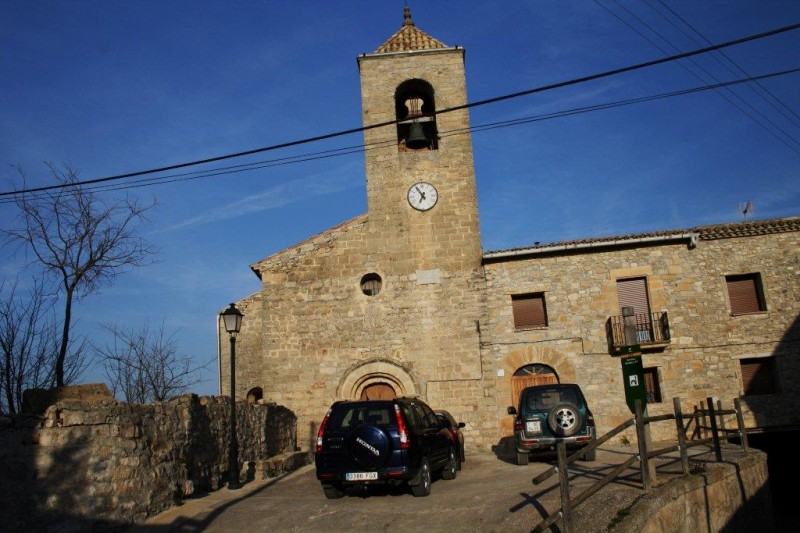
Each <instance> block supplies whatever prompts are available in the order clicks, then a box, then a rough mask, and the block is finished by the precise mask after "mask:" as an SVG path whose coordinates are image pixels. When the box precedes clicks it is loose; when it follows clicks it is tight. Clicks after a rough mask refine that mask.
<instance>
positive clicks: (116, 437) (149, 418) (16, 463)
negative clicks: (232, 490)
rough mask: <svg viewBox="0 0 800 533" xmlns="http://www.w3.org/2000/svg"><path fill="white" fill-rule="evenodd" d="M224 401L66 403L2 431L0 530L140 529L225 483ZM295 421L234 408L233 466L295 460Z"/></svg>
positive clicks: (258, 408)
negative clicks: (283, 457)
mask: <svg viewBox="0 0 800 533" xmlns="http://www.w3.org/2000/svg"><path fill="white" fill-rule="evenodd" d="M228 402H229V400H228V399H227V398H224V397H222V398H220V397H197V396H196V395H185V396H180V397H178V398H175V399H173V400H171V401H169V402H165V403H155V404H150V405H132V404H126V403H120V402H116V401H114V400H113V399H106V400H102V401H87V400H83V399H64V400H60V401H59V402H57V403H55V404H54V405H51V406H50V407H48V408H47V410H46V411H45V412H44V414H43V415H40V416H28V417H27V418H22V417H20V418H18V419H15V421H14V423H13V424H12V425H10V426H9V425H6V426H4V427H2V428H0V464H2V465H3V468H2V469H0V482H2V485H3V486H4V487H5V489H4V490H3V491H0V508H2V509H3V512H2V518H0V529H2V530H5V531H17V530H20V529H22V528H23V527H25V528H30V527H33V528H34V529H36V528H37V527H44V526H46V525H47V524H48V522H49V523H56V522H57V523H58V524H62V525H63V524H64V523H65V521H66V522H67V523H69V522H70V521H74V522H76V523H81V522H91V523H96V522H98V521H99V522H101V523H103V522H104V523H106V524H107V525H125V524H132V523H141V522H143V521H144V520H145V519H146V518H147V517H149V516H152V515H154V514H157V513H159V512H161V511H163V510H165V509H167V508H169V507H171V506H173V505H175V504H177V503H179V502H180V500H181V499H183V498H185V497H187V496H190V495H192V494H193V493H195V492H204V491H212V490H216V489H218V488H220V487H221V486H222V485H223V483H224V480H225V479H226V476H227V470H228V441H229V432H228V428H229V427H230V420H229V413H230V410H229V403H228ZM295 431H296V418H295V417H294V415H293V414H292V413H291V412H290V411H289V410H287V409H285V408H283V407H281V406H277V405H251V404H246V403H243V402H242V403H239V404H238V405H237V434H238V438H239V448H240V460H241V461H242V462H243V463H244V465H245V469H246V470H247V472H246V473H245V474H244V475H247V476H251V477H255V476H256V475H257V474H256V472H257V471H258V470H261V475H267V472H266V471H264V469H263V468H259V467H263V465H264V463H265V462H266V461H268V460H269V458H270V457H273V456H276V455H278V454H284V453H288V452H293V451H294V450H295V445H296V440H295Z"/></svg>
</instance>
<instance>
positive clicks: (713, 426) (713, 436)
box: [706, 398, 722, 462]
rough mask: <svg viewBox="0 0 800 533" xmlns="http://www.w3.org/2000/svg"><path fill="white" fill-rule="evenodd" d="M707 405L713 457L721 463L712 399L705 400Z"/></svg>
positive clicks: (715, 414) (715, 415)
mask: <svg viewBox="0 0 800 533" xmlns="http://www.w3.org/2000/svg"><path fill="white" fill-rule="evenodd" d="M706 402H707V403H708V418H709V420H710V421H711V440H712V441H713V443H714V455H716V457H717V462H722V450H721V449H720V447H719V430H717V413H716V412H715V411H714V399H713V398H706Z"/></svg>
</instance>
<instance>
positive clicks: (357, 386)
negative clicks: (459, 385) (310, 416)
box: [336, 361, 422, 400]
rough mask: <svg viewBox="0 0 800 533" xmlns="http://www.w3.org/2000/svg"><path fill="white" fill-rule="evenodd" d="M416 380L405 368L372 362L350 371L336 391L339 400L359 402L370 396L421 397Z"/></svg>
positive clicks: (382, 362)
mask: <svg viewBox="0 0 800 533" xmlns="http://www.w3.org/2000/svg"><path fill="white" fill-rule="evenodd" d="M421 394H422V391H421V390H420V388H419V386H418V385H417V383H416V381H415V380H414V378H412V377H411V374H409V373H408V372H407V371H406V370H405V369H404V368H402V367H400V366H398V365H396V364H394V363H390V362H388V361H372V362H369V363H365V364H362V365H359V366H357V367H355V368H353V369H352V370H350V371H349V372H348V373H347V374H345V376H344V377H343V378H342V381H341V382H340V383H339V387H338V389H337V391H336V396H337V399H340V400H359V399H362V398H364V396H365V395H366V396H368V397H369V398H370V399H376V398H374V397H373V396H378V395H384V396H387V395H391V396H390V398H394V397H396V396H413V395H421Z"/></svg>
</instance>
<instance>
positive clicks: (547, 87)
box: [0, 23, 800, 197]
mask: <svg viewBox="0 0 800 533" xmlns="http://www.w3.org/2000/svg"><path fill="white" fill-rule="evenodd" d="M798 28H800V23H796V24H790V25H788V26H783V27H781V28H776V29H773V30H769V31H766V32H762V33H757V34H753V35H748V36H747V37H742V38H739V39H734V40H731V41H726V42H724V43H720V44H716V45H712V46H707V47H704V48H699V49H696V50H692V51H690V52H682V53H680V54H675V55H671V56H667V57H662V58H660V59H654V60H651V61H645V62H643V63H637V64H634V65H629V66H627V67H621V68H617V69H612V70H607V71H604V72H600V73H597V74H591V75H588V76H583V77H580V78H574V79H571V80H567V81H562V82H557V83H553V84H549V85H542V86H539V87H535V88H533V89H527V90H524V91H519V92H515V93H510V94H506V95H502V96H496V97H494V98H488V99H485V100H479V101H476V102H471V103H467V104H463V105H459V106H454V107H450V108H446V109H442V110H440V111H437V114H444V113H451V112H453V111H459V110H463V109H469V108H473V107H478V106H484V105H488V104H493V103H497V102H502V101H505V100H510V99H512V98H519V97H522V96H527V95H531V94H536V93H540V92H545V91H551V90H554V89H560V88H562V87H569V86H572V85H578V84H582V83H586V82H589V81H594V80H598V79H602V78H607V77H610V76H616V75H618V74H623V73H626V72H632V71H635V70H640V69H643V68H647V67H652V66H655V65H660V64H662V63H668V62H671V61H676V60H678V59H683V58H687V57H693V56H696V55H700V54H704V53H708V52H711V51H714V50H719V49H722V48H728V47H730V46H735V45H737V44H743V43H746V42H750V41H754V40H759V39H764V38H766V37H771V36H774V35H778V34H781V33H784V32H787V31H792V30H796V29H798ZM399 121H400V119H397V120H390V121H386V122H379V123H375V124H369V125H367V126H362V127H359V128H351V129H347V130H341V131H337V132H333V133H327V134H324V135H317V136H314V137H307V138H305V139H300V140H296V141H289V142H285V143H280V144H274V145H271V146H266V147H262V148H255V149H252V150H245V151H241V152H235V153H231V154H226V155H221V156H215V157H209V158H206V159H200V160H196V161H191V162H188V163H180V164H176V165H168V166H163V167H159V168H153V169H149V170H141V171H137V172H129V173H126V174H118V175H114V176H107V177H103V178H95V179H90V180H84V181H79V182H75V183H70V184H57V185H48V186H43V187H34V188H30V189H22V190H17V191H6V192H0V197H4V196H14V195H19V194H27V193H33V192H42V191H47V190H52V189H60V188H65V187H70V186H76V185H89V184H95V183H104V182H108V181H115V180H121V179H125V178H132V177H137V176H145V175H149V174H156V173H159V172H166V171H169V170H177V169H180V168H187V167H191V166H197V165H202V164H207V163H214V162H217V161H224V160H228V159H234V158H238V157H243V156H247V155H254V154H258V153H263V152H268V151H273V150H278V149H281V148H289V147H291V146H299V145H301V144H308V143H312V142H317V141H322V140H325V139H331V138H334V137H341V136H343V135H350V134H352V133H359V132H362V131H366V130H371V129H375V128H381V127H385V126H390V125H394V124H396V123H397V122H399Z"/></svg>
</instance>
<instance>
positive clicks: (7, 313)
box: [0, 281, 86, 414]
mask: <svg viewBox="0 0 800 533" xmlns="http://www.w3.org/2000/svg"><path fill="white" fill-rule="evenodd" d="M17 287H18V284H17V282H14V283H11V284H6V283H5V281H3V282H0V298H1V299H0V412H5V413H9V414H15V413H18V412H20V410H21V408H22V393H23V391H25V390H26V389H32V388H50V387H52V386H53V384H54V382H55V374H54V360H55V357H56V353H57V347H58V323H57V321H56V320H55V317H54V315H53V312H52V311H53V299H52V298H51V297H48V296H47V295H46V293H45V291H44V288H43V286H42V284H41V283H39V282H37V281H34V284H33V286H32V287H31V289H30V290H29V291H28V293H27V294H24V295H19V294H18V292H17ZM85 367H86V350H84V343H80V344H79V345H78V346H77V349H76V348H75V347H74V346H73V350H72V351H71V355H70V357H69V358H68V359H67V362H66V365H65V368H64V374H65V375H64V380H65V382H67V383H70V382H72V381H73V380H74V379H77V377H78V376H80V374H81V373H82V372H83V370H84V369H85Z"/></svg>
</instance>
